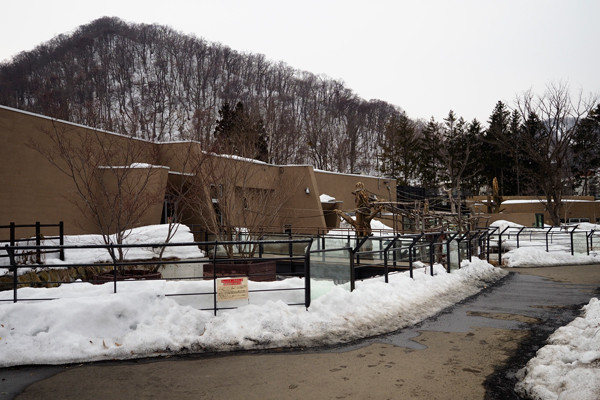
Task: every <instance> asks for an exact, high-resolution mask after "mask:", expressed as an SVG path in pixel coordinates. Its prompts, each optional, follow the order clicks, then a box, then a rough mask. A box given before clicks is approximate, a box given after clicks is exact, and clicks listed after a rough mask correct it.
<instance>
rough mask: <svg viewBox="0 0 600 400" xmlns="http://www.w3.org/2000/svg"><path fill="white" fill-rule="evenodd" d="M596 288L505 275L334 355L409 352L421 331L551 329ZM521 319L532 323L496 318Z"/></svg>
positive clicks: (573, 312)
mask: <svg viewBox="0 0 600 400" xmlns="http://www.w3.org/2000/svg"><path fill="white" fill-rule="evenodd" d="M598 289H599V287H598V285H596V284H573V283H565V282H554V281H551V280H549V279H546V278H542V277H539V276H533V275H525V274H519V273H510V274H509V275H508V276H507V277H506V278H503V279H502V280H501V281H500V282H498V283H496V284H494V285H493V286H491V287H489V288H486V289H484V290H483V291H482V292H480V293H478V294H477V295H475V296H473V297H470V298H468V299H466V300H464V301H462V302H461V303H458V304H456V305H455V306H453V307H450V308H448V309H446V310H444V311H442V312H441V313H440V314H439V315H437V316H435V317H433V318H429V319H427V320H425V321H423V322H422V323H420V324H417V325H415V326H413V327H410V328H404V329H402V330H400V331H398V332H394V333H390V334H386V335H383V336H379V337H376V338H370V339H366V340H362V341H361V342H360V343H357V344H353V345H350V346H342V347H340V348H339V349H337V350H336V351H347V350H350V349H354V348H360V347H363V346H367V345H369V344H371V343H375V342H377V343H388V344H392V345H395V346H402V347H407V348H412V349H422V348H424V346H423V345H421V344H419V343H417V342H415V341H413V340H411V339H412V338H415V337H417V336H419V334H420V332H421V331H437V332H468V331H470V330H471V329H472V328H476V327H486V328H498V329H524V330H550V331H551V332H552V331H554V330H556V327H559V326H563V325H566V324H568V323H569V322H570V321H572V320H573V319H574V318H575V317H576V316H578V315H579V312H580V311H579V308H580V307H581V306H582V305H584V304H587V303H588V302H589V300H590V298H592V297H594V296H597V295H598ZM510 315H519V316H525V317H529V318H532V319H535V320H536V321H535V322H533V321H531V322H524V321H518V320H514V319H503V318H502V316H506V317H510Z"/></svg>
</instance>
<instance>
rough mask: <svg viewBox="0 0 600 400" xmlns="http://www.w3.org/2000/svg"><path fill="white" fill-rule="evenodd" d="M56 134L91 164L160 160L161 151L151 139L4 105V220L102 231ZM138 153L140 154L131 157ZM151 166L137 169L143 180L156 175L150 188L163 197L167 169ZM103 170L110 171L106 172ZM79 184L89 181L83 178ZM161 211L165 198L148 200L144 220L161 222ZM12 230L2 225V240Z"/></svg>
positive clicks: (0, 174) (0, 110)
mask: <svg viewBox="0 0 600 400" xmlns="http://www.w3.org/2000/svg"><path fill="white" fill-rule="evenodd" d="M56 138H60V140H61V142H60V143H61V145H62V147H63V148H65V147H66V148H70V149H72V150H73V149H75V150H76V154H75V156H76V158H78V159H79V160H85V159H88V160H89V166H97V164H94V163H95V162H97V163H100V162H101V163H102V164H108V165H105V166H120V165H129V164H130V163H131V162H134V161H135V162H138V163H146V164H154V162H155V161H156V157H155V156H156V152H155V151H154V149H153V147H152V145H151V144H150V143H148V142H143V141H137V140H131V139H129V138H125V137H123V136H119V135H114V134H109V133H106V132H99V131H94V130H91V129H88V128H85V127H82V126H79V125H75V124H69V123H63V122H60V121H56V120H52V119H49V118H44V117H41V116H37V115H34V114H30V113H25V112H21V111H18V110H14V109H9V108H5V107H0V142H1V143H2V146H0V161H1V162H2V168H0V187H2V192H1V195H0V225H8V223H10V222H15V223H16V224H17V225H19V224H32V223H34V222H36V221H40V222H41V223H43V224H54V223H58V222H59V221H63V222H64V224H65V233H66V234H82V233H99V229H98V223H97V222H96V220H95V219H94V218H93V217H92V216H91V215H90V213H89V212H88V211H87V208H86V206H85V204H84V202H83V200H82V198H81V197H80V196H79V195H78V188H77V185H76V184H75V182H76V181H75V180H74V179H73V178H71V177H70V176H69V175H68V174H67V173H68V172H69V168H68V165H67V163H66V161H65V159H64V158H62V157H61V156H60V154H59V153H60V150H59V148H60V146H59V145H58V144H57V142H56V140H57V139H56ZM132 154H133V155H135V159H131V158H130V156H131V155H132ZM104 155H106V156H107V158H106V157H104ZM106 161H108V163H107V162H106ZM61 169H62V171H61ZM143 171H146V172H143ZM147 171H150V169H149V168H137V169H136V171H135V172H134V174H136V175H137V178H136V180H137V182H139V181H140V179H141V177H142V175H143V174H144V173H145V174H147V175H152V176H151V177H150V180H151V182H150V183H149V185H148V190H153V191H158V192H159V194H158V195H157V196H162V197H164V194H163V193H164V188H165V185H166V177H167V170H156V171H154V170H152V172H151V173H150V172H147ZM65 172H67V173H65ZM98 172H99V173H104V174H105V175H106V171H104V172H100V171H98ZM78 183H79V184H80V185H81V184H84V182H81V180H78ZM80 187H81V186H80ZM113 188H114V185H113ZM108 190H110V189H108ZM161 210H162V202H160V203H159V204H147V207H146V210H144V213H143V216H142V218H141V219H140V220H139V221H138V222H139V223H138V224H139V225H146V224H151V223H157V221H160V214H161ZM17 233H18V236H19V237H28V236H31V235H33V230H27V229H21V230H19V231H18V232H17ZM8 235H9V232H8V230H0V238H1V239H7V238H8Z"/></svg>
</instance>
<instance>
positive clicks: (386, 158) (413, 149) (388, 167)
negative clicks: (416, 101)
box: [380, 112, 420, 186]
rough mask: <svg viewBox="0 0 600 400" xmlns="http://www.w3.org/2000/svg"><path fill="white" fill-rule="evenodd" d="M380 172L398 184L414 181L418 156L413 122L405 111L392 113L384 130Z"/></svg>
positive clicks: (417, 142) (417, 140)
mask: <svg viewBox="0 0 600 400" xmlns="http://www.w3.org/2000/svg"><path fill="white" fill-rule="evenodd" d="M381 147H382V155H381V158H382V165H381V169H380V170H381V172H382V173H383V174H385V175H386V176H389V177H392V178H394V179H396V180H397V183H398V185H401V186H404V185H410V184H411V183H414V178H415V173H416V169H417V161H418V156H419V153H420V152H419V139H418V137H417V133H416V129H415V124H414V122H413V121H412V120H411V119H410V118H408V116H407V115H406V113H404V112H403V113H401V114H399V115H392V117H391V118H390V120H389V121H388V123H387V125H386V127H385V130H384V142H383V144H382V146H381Z"/></svg>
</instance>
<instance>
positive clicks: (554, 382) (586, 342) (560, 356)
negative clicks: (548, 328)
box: [515, 298, 600, 400]
mask: <svg viewBox="0 0 600 400" xmlns="http://www.w3.org/2000/svg"><path fill="white" fill-rule="evenodd" d="M583 310H585V315H584V316H583V317H579V318H576V319H575V320H574V321H573V322H571V323H570V324H569V325H567V326H563V327H561V328H558V329H557V330H556V331H555V332H554V333H553V334H552V335H551V336H550V337H549V338H548V344H547V345H546V346H544V347H542V348H541V349H540V350H538V352H537V354H536V356H535V357H534V358H532V359H531V360H530V361H529V362H528V363H527V365H526V366H525V368H523V369H521V370H520V371H519V373H518V378H519V379H520V381H519V383H517V385H516V386H515V390H516V391H517V392H518V393H519V394H521V395H523V396H527V397H528V398H532V399H536V400H537V399H540V400H541V399H544V400H546V399H561V400H597V399H599V398H600V368H598V367H599V366H600V301H598V299H597V298H593V299H591V301H590V302H589V304H588V305H586V306H584V307H583Z"/></svg>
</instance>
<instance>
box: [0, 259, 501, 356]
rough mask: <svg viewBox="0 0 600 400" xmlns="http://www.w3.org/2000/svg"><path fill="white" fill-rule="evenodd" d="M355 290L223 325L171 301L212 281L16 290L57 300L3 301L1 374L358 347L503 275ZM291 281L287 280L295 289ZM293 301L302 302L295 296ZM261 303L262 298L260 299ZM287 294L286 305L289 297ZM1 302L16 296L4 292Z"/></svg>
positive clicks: (486, 272)
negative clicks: (172, 356) (195, 355)
mask: <svg viewBox="0 0 600 400" xmlns="http://www.w3.org/2000/svg"><path fill="white" fill-rule="evenodd" d="M427 272H428V269H423V270H417V271H415V274H414V279H411V278H410V276H409V275H408V273H397V274H393V275H390V279H389V281H390V283H389V284H386V283H385V282H383V279H382V278H377V279H369V280H365V281H362V282H357V283H356V290H355V291H354V292H349V291H347V290H345V289H344V288H343V287H340V286H333V285H332V284H331V289H330V290H329V291H328V293H326V294H324V295H322V296H321V297H319V298H318V299H316V300H314V301H313V302H312V304H311V306H310V308H309V309H308V310H305V309H304V307H302V306H288V305H287V304H286V303H287V302H288V301H290V300H293V299H291V298H290V297H289V296H300V298H302V297H303V295H304V293H303V292H302V291H286V292H262V293H260V298H258V297H257V298H253V299H252V298H251V304H248V305H245V306H243V307H239V308H238V309H235V310H231V311H221V312H220V313H219V315H218V316H217V317H214V316H213V314H212V313H211V312H207V311H200V310H198V309H196V308H194V307H192V305H195V306H197V304H192V302H193V301H196V300H193V299H191V298H192V297H194V298H196V299H197V298H198V297H204V298H208V300H205V301H211V300H212V298H211V296H182V297H166V296H165V293H190V292H192V291H202V289H203V287H204V286H203V285H207V284H208V285H212V282H209V281H196V282H177V281H171V282H165V281H155V282H123V283H120V284H119V292H118V293H116V294H113V293H111V291H112V285H111V284H105V285H100V286H93V285H90V284H88V283H83V282H81V283H75V284H69V285H62V286H61V287H58V288H45V289H33V288H23V289H19V298H21V299H24V298H27V297H30V298H32V297H53V298H59V299H57V300H51V301H41V302H33V301H29V302H25V301H23V302H19V303H11V302H2V303H0V353H1V354H2V357H1V358H0V366H2V367H6V366H11V365H24V364H61V363H74V362H83V361H92V360H104V359H127V358H136V357H149V356H155V355H159V354H168V353H171V352H186V351H192V352H202V351H223V350H235V349H262V348H274V347H282V346H290V347H294V346H316V345H323V344H331V343H339V342H346V341H352V340H356V339H359V338H363V337H367V336H372V335H377V334H381V333H385V332H389V331H393V330H396V329H400V328H402V327H405V326H408V325H412V324H415V323H417V322H419V321H422V320H423V319H425V318H428V317H430V316H433V315H435V314H436V313H438V312H440V311H441V310H443V309H444V308H447V307H449V306H451V305H453V304H454V303H456V302H458V301H460V300H462V299H464V298H466V297H469V296H471V295H473V294H475V293H477V292H478V291H480V290H481V289H482V288H483V287H485V286H486V285H488V284H489V283H490V282H492V281H495V280H497V279H499V278H501V277H502V276H504V275H505V274H506V272H505V271H503V270H501V269H499V268H494V267H492V266H491V265H489V264H487V263H486V262H485V261H481V260H474V261H473V262H471V263H469V262H464V263H463V268H462V269H460V270H458V271H454V272H452V273H451V274H448V273H446V271H445V270H444V268H442V266H441V265H436V266H435V276H430V275H429V274H428V273H427ZM288 281H289V282H288ZM250 285H251V286H250V290H252V289H253V288H254V289H256V288H259V289H265V288H273V287H279V288H281V287H285V285H288V286H289V285H291V286H296V287H298V286H300V287H301V286H302V285H303V281H302V280H301V279H299V278H295V279H291V280H286V281H283V282H250ZM293 293H295V294H293ZM256 295H257V296H258V294H256ZM286 296H288V297H286ZM0 298H10V293H2V292H0Z"/></svg>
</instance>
